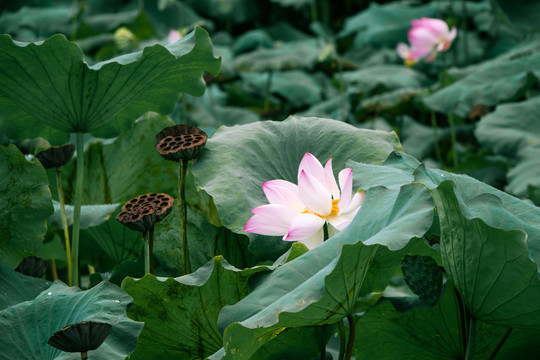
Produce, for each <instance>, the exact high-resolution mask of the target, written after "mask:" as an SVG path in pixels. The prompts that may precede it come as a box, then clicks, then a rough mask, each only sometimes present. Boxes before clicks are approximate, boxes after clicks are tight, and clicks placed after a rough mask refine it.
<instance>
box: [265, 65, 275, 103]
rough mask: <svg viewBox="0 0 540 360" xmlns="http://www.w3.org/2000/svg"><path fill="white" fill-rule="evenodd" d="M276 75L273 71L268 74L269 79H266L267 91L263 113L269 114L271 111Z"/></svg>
mask: <svg viewBox="0 0 540 360" xmlns="http://www.w3.org/2000/svg"><path fill="white" fill-rule="evenodd" d="M273 75H274V72H273V71H269V72H268V78H267V79H266V91H265V94H264V107H263V111H264V112H267V111H268V110H270V93H271V89H272V76H273Z"/></svg>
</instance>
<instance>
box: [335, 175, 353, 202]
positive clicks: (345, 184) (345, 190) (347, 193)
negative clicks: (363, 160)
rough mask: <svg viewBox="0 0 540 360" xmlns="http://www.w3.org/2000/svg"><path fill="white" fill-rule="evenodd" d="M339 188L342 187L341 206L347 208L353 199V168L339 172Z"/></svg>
mask: <svg viewBox="0 0 540 360" xmlns="http://www.w3.org/2000/svg"><path fill="white" fill-rule="evenodd" d="M338 178H339V188H340V189H341V200H340V201H339V204H338V206H339V208H340V209H346V208H347V207H348V206H349V204H350V203H351V199H352V196H353V195H352V183H353V177H352V169H351V168H345V169H343V170H341V171H340V172H339V175H338Z"/></svg>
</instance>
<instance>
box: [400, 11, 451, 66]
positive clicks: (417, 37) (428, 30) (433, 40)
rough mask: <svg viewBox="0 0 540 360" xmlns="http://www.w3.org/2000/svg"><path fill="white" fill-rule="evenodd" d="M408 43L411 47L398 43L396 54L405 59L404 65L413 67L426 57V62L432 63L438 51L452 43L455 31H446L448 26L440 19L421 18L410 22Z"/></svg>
mask: <svg viewBox="0 0 540 360" xmlns="http://www.w3.org/2000/svg"><path fill="white" fill-rule="evenodd" d="M411 24H412V26H413V27H412V29H410V30H409V34H408V37H409V42H410V43H411V46H410V47H409V46H407V45H406V44H404V43H399V44H398V46H397V53H398V55H399V56H400V57H402V58H403V59H405V64H406V65H414V64H415V63H416V61H418V60H419V59H421V58H423V57H426V56H428V55H429V56H428V58H427V59H426V62H430V61H433V60H434V59H435V57H436V56H437V53H438V52H440V51H446V50H448V48H449V47H450V45H451V44H452V41H454V38H455V37H456V34H457V30H456V28H455V27H453V28H452V30H450V29H448V25H447V24H446V23H445V22H444V21H442V20H440V19H432V18H421V19H420V20H413V21H412V22H411Z"/></svg>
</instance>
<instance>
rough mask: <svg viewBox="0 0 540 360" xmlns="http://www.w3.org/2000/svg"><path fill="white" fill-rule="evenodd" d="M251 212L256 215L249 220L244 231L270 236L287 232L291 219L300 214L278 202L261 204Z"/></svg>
mask: <svg viewBox="0 0 540 360" xmlns="http://www.w3.org/2000/svg"><path fill="white" fill-rule="evenodd" d="M251 212H252V213H254V214H255V215H253V216H252V217H251V219H249V220H248V222H247V223H246V226H245V227H244V231H247V232H251V233H255V234H261V235H270V236H278V235H285V234H287V232H288V231H289V226H290V224H291V221H292V220H293V219H294V218H295V217H296V216H297V215H298V213H297V212H296V211H294V210H293V209H291V208H289V207H287V206H284V205H278V204H267V205H261V206H258V207H256V208H255V209H253V210H251Z"/></svg>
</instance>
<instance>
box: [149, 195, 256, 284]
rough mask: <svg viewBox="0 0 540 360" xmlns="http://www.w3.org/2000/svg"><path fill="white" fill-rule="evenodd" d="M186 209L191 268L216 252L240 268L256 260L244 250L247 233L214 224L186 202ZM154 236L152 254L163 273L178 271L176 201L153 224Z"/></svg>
mask: <svg viewBox="0 0 540 360" xmlns="http://www.w3.org/2000/svg"><path fill="white" fill-rule="evenodd" d="M187 209H188V211H187V240H188V249H189V261H190V266H191V270H192V271H195V270H196V269H198V268H200V267H201V266H203V265H205V264H207V263H208V261H210V260H212V258H213V257H214V256H217V255H223V256H224V257H225V259H227V261H228V262H229V263H230V264H231V265H233V266H235V267H237V268H240V269H244V268H246V267H250V266H253V265H255V264H256V263H257V258H256V257H254V256H253V254H251V253H250V252H249V250H248V246H249V239H248V238H247V236H244V235H239V234H235V233H233V232H231V231H230V230H228V229H227V228H224V227H215V226H214V225H212V224H210V223H209V222H208V220H206V218H205V215H203V214H201V213H199V212H198V211H196V210H195V209H194V208H193V207H191V206H188V208H187ZM154 236H155V237H154V250H153V254H154V256H155V257H156V259H157V261H158V262H159V264H160V267H161V271H162V272H163V273H164V274H163V275H169V276H179V275H180V274H181V273H182V229H181V226H180V218H179V212H178V203H177V202H175V205H174V206H173V209H172V211H171V213H170V214H169V215H167V217H166V218H165V219H164V220H163V221H161V222H159V223H158V224H156V226H155V235H154ZM158 275H159V274H158Z"/></svg>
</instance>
